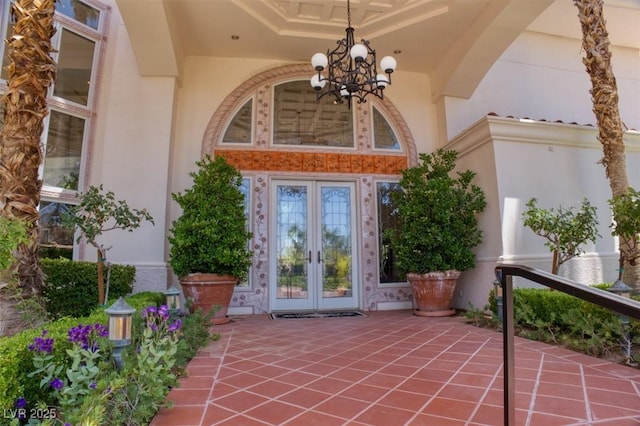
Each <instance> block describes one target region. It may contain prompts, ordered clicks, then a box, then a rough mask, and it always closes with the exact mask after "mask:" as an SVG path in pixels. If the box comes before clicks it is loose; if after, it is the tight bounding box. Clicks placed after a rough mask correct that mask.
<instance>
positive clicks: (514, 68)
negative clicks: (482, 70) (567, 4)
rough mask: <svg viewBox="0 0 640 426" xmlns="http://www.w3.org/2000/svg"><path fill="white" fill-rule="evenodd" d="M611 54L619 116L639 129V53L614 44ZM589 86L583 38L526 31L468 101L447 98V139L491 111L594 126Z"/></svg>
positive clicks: (628, 124) (506, 114) (499, 113)
mask: <svg viewBox="0 0 640 426" xmlns="http://www.w3.org/2000/svg"><path fill="white" fill-rule="evenodd" d="M612 55H613V56H612V64H613V70H614V73H615V76H616V80H617V83H618V88H619V96H620V114H621V116H622V119H623V121H624V122H625V123H626V125H627V127H629V128H635V129H640V114H638V99H640V75H639V70H640V52H639V51H638V50H637V49H630V48H621V47H616V46H612ZM590 88H591V82H590V80H589V76H588V75H587V73H586V71H585V68H584V65H583V64H582V52H581V42H580V40H578V39H569V38H562V37H557V36H551V35H547V34H540V33H533V32H525V33H523V34H522V35H521V36H520V37H518V38H517V39H516V41H515V42H514V43H513V44H512V45H511V47H509V49H507V51H506V52H505V53H504V54H503V55H502V56H501V57H500V59H499V60H498V61H497V62H496V63H495V64H494V65H493V67H492V68H491V69H490V71H489V72H488V73H487V75H486V76H485V77H484V79H483V80H482V82H481V83H480V85H479V86H478V88H477V89H476V91H475V92H474V94H473V96H472V97H471V98H470V99H459V98H447V99H445V101H444V102H445V105H446V129H447V135H448V138H453V137H455V136H456V135H458V134H459V133H460V132H462V131H463V130H464V129H466V128H467V127H469V126H471V125H472V124H473V123H474V122H475V121H476V120H477V119H479V118H480V117H482V116H484V115H486V114H488V113H490V112H493V113H496V114H498V115H500V116H514V117H527V118H532V119H537V120H540V119H544V120H548V121H556V120H560V121H563V122H565V123H571V122H576V123H579V124H589V123H595V117H594V115H593V112H592V110H591V109H592V103H591V95H590V94H589V89H590Z"/></svg>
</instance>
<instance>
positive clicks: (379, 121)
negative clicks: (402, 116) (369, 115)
mask: <svg viewBox="0 0 640 426" xmlns="http://www.w3.org/2000/svg"><path fill="white" fill-rule="evenodd" d="M371 109H372V110H373V135H374V139H375V147H376V148H379V149H392V150H394V151H399V150H400V144H399V143H398V138H397V137H396V134H395V133H394V131H393V129H392V128H391V125H390V124H389V122H388V121H387V119H386V118H384V116H383V115H382V114H381V113H380V111H378V109H377V108H375V107H372V108H371Z"/></svg>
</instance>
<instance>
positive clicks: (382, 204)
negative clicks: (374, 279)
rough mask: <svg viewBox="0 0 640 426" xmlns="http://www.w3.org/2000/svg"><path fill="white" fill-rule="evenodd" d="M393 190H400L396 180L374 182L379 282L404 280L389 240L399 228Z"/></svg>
mask: <svg viewBox="0 0 640 426" xmlns="http://www.w3.org/2000/svg"><path fill="white" fill-rule="evenodd" d="M395 191H401V188H400V184H399V183H397V182H378V183H377V184H376V196H377V200H376V201H377V212H378V267H379V268H378V269H379V277H380V284H385V283H398V282H401V281H404V280H403V279H402V274H401V273H400V271H399V270H398V266H397V265H396V262H395V257H394V255H393V249H392V248H391V241H392V240H393V238H394V235H396V233H397V232H398V229H399V227H398V215H397V211H396V207H395V205H394V203H393V200H392V198H391V194H392V193H393V192H395Z"/></svg>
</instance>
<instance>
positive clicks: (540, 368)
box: [514, 352, 547, 426]
mask: <svg viewBox="0 0 640 426" xmlns="http://www.w3.org/2000/svg"><path fill="white" fill-rule="evenodd" d="M539 353H540V355H541V357H540V364H539V365H538V374H537V375H536V380H535V382H534V385H533V390H532V391H531V401H530V402H529V410H528V412H527V421H526V422H525V426H530V425H531V417H532V415H533V410H534V408H535V406H536V396H537V395H538V386H539V385H540V377H541V376H542V373H543V372H544V361H545V357H546V356H547V354H546V353H545V352H539ZM514 392H515V389H514Z"/></svg>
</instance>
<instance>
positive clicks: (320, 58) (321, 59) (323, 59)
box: [311, 53, 329, 71]
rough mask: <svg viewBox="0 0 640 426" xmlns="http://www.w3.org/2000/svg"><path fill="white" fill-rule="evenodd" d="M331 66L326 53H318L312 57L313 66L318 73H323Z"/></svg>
mask: <svg viewBox="0 0 640 426" xmlns="http://www.w3.org/2000/svg"><path fill="white" fill-rule="evenodd" d="M328 64H329V59H328V58H327V55H325V54H324V53H316V54H315V55H313V56H312V57H311V65H313V69H315V70H316V71H322V70H323V69H325V68H326V67H327V65H328Z"/></svg>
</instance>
